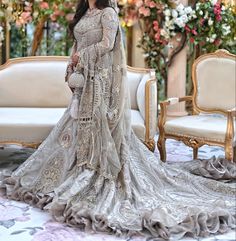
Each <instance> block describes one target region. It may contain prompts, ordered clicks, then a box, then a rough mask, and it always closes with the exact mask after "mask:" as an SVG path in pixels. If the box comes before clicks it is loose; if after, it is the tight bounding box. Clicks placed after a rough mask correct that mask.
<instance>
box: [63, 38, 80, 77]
mask: <svg viewBox="0 0 236 241" xmlns="http://www.w3.org/2000/svg"><path fill="white" fill-rule="evenodd" d="M76 48H77V43H76V41H74V43H73V46H72V48H71V53H70V57H69V61H68V64H67V67H66V73H65V81H68V78H69V76H70V75H71V74H72V72H73V67H72V56H73V55H74V54H75V53H76Z"/></svg>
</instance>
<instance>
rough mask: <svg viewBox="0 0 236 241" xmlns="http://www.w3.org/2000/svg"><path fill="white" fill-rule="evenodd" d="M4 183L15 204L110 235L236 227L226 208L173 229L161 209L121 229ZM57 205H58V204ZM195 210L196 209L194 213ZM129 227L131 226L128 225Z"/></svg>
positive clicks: (201, 232) (176, 234) (173, 236)
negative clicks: (160, 217) (160, 218)
mask: <svg viewBox="0 0 236 241" xmlns="http://www.w3.org/2000/svg"><path fill="white" fill-rule="evenodd" d="M3 180H4V182H2V183H1V182H0V194H1V195H2V196H5V197H7V198H10V199H12V200H16V201H23V202H25V203H27V204H30V205H32V206H35V207H38V208H40V209H44V208H45V206H47V207H46V209H49V212H50V213H51V214H52V216H53V217H54V219H55V220H56V221H59V222H64V223H66V224H68V225H69V226H73V227H78V228H82V229H83V230H85V231H86V230H93V231H97V232H107V233H110V234H116V235H118V236H124V237H131V236H133V235H137V234H140V235H145V236H147V237H148V236H149V237H152V238H161V239H158V240H178V239H180V238H183V237H184V236H186V235H187V236H190V237H206V236H209V235H210V234H217V233H218V234H222V233H225V232H227V231H229V230H230V229H235V228H236V214H235V215H233V214H232V213H230V212H229V211H227V210H224V209H223V208H217V209H214V210H212V212H203V211H201V210H200V209H199V212H196V210H195V211H194V212H195V213H193V212H192V213H190V212H191V210H189V215H188V217H187V218H186V219H185V220H184V221H183V222H181V223H178V224H176V225H173V226H171V227H167V226H164V225H163V224H162V223H160V222H159V221H158V220H157V218H156V215H155V214H156V213H158V209H154V210H152V211H147V212H143V213H142V214H141V215H139V216H140V222H141V228H140V229H139V230H137V229H136V230H132V229H129V227H127V228H124V227H119V225H114V224H111V223H109V220H108V217H107V215H104V214H94V213H92V210H90V209H88V208H85V206H86V205H85V206H81V208H78V207H77V209H76V210H74V209H73V206H71V205H70V202H69V201H68V202H67V203H60V202H59V201H56V202H54V205H53V207H52V208H50V205H51V204H52V201H53V198H54V196H55V194H54V193H49V194H46V195H44V194H40V193H37V194H35V193H34V192H33V191H31V190H28V189H26V188H24V187H22V186H21V185H20V182H19V180H17V179H14V178H12V177H8V178H7V177H4V179H3ZM55 203H56V204H55ZM192 211H193V210H192ZM127 226H128V225H127Z"/></svg>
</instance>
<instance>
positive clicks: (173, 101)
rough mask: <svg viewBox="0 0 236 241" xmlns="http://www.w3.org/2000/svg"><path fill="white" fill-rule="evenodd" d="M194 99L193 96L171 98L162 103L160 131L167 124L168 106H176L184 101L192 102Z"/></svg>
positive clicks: (159, 121) (159, 122)
mask: <svg viewBox="0 0 236 241" xmlns="http://www.w3.org/2000/svg"><path fill="white" fill-rule="evenodd" d="M192 100H193V97H192V96H184V97H180V98H178V97H173V98H169V99H167V100H165V101H162V102H161V103H160V108H161V110H160V117H159V119H158V127H159V130H160V129H161V128H163V126H164V125H165V122H166V111H167V106H169V105H175V104H177V103H180V102H183V101H192Z"/></svg>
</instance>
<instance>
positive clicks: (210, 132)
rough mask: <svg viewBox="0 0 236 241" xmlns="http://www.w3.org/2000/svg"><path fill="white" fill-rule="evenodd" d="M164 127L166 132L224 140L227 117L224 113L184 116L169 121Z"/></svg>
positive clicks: (218, 140)
mask: <svg viewBox="0 0 236 241" xmlns="http://www.w3.org/2000/svg"><path fill="white" fill-rule="evenodd" d="M164 128H165V132H166V134H174V135H178V136H188V137H192V138H194V137H198V138H199V139H204V140H209V141H216V142H224V141H225V133H226V128H227V119H226V117H225V116H222V115H192V116H184V117H180V118H176V119H172V120H169V121H167V122H166V124H165V126H164Z"/></svg>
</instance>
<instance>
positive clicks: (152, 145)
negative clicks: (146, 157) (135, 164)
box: [144, 139, 155, 152]
mask: <svg viewBox="0 0 236 241" xmlns="http://www.w3.org/2000/svg"><path fill="white" fill-rule="evenodd" d="M144 144H145V145H146V146H147V147H148V149H149V150H150V151H152V152H154V151H155V141H154V139H150V140H148V141H145V142H144Z"/></svg>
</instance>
